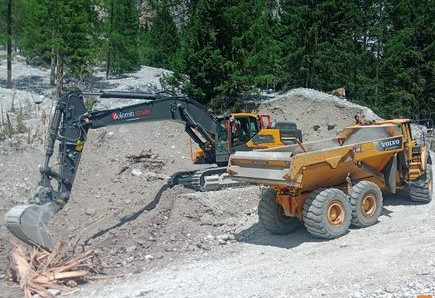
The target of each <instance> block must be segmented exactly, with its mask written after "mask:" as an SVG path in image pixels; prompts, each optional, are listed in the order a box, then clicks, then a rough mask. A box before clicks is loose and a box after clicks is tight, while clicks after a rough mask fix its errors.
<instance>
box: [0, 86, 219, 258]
mask: <svg viewBox="0 0 435 298" xmlns="http://www.w3.org/2000/svg"><path fill="white" fill-rule="evenodd" d="M84 95H90V96H99V97H100V98H102V99H104V98H122V99H138V100H143V102H141V103H138V104H134V105H129V106H125V107H120V108H116V109H108V110H102V111H88V110H87V108H86V106H85V103H84V98H83V97H84ZM160 120H171V121H177V122H181V123H184V124H185V130H186V132H187V133H188V134H189V135H190V136H191V137H192V139H193V140H194V141H195V142H196V143H198V145H199V146H200V147H201V149H202V150H203V151H204V152H205V154H206V157H207V161H208V162H210V163H214V162H215V158H216V157H215V145H216V143H215V142H216V141H215V136H214V134H215V132H216V129H217V128H216V126H217V125H219V124H218V121H217V119H216V117H215V116H214V115H213V114H211V113H209V112H208V111H207V110H206V109H205V108H204V107H203V106H202V105H200V104H199V103H198V102H196V101H194V100H192V99H189V98H186V97H178V96H173V95H171V94H168V93H157V94H149V93H127V92H102V93H88V94H84V93H82V92H80V91H71V92H68V93H65V94H64V95H63V96H62V98H61V99H60V100H59V102H58V103H57V105H56V109H55V112H54V116H53V118H52V122H51V125H50V129H49V136H48V142H47V148H46V150H45V161H44V164H43V165H42V166H41V167H40V173H41V180H40V181H39V184H38V189H37V192H36V194H35V195H34V196H33V197H32V198H31V199H30V200H29V204H27V205H18V206H15V207H13V208H12V209H10V210H9V211H8V212H7V213H6V215H5V224H6V226H7V227H8V229H9V230H10V231H11V232H12V233H13V234H14V235H15V236H16V237H17V238H19V239H20V240H22V241H24V242H27V243H29V244H32V245H38V246H41V247H43V248H45V249H48V250H51V249H52V248H53V241H52V239H51V236H50V233H49V231H48V229H47V224H48V221H49V220H50V219H51V218H52V217H53V216H54V215H55V214H56V213H57V212H58V211H59V210H60V209H61V208H62V207H63V206H64V205H65V204H66V203H67V202H68V200H69V197H70V193H71V189H72V186H73V183H74V179H75V176H76V173H77V170H78V166H79V163H80V157H81V154H82V150H83V147H84V144H85V142H86V140H87V134H88V131H89V129H96V128H100V127H105V126H111V125H121V124H128V123H137V122H147V121H160ZM197 133H199V135H198V134H197ZM201 137H202V138H201ZM203 139H204V140H205V142H204V141H203ZM56 143H59V150H58V161H59V163H58V169H57V170H56V169H53V168H52V167H51V166H50V160H51V158H52V156H53V153H54V152H55V149H54V148H55V144H56Z"/></svg>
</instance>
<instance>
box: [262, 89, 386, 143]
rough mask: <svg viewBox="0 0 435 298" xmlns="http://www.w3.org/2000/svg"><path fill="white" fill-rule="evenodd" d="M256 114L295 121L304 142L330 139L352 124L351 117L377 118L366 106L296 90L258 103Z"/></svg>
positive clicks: (309, 90)
mask: <svg viewBox="0 0 435 298" xmlns="http://www.w3.org/2000/svg"><path fill="white" fill-rule="evenodd" d="M257 109H258V111H259V113H265V114H270V115H271V117H272V119H274V120H276V121H291V122H296V124H297V125H298V128H299V129H301V130H302V137H303V140H304V141H313V140H320V139H326V138H333V137H335V136H337V134H339V133H340V132H341V131H342V130H343V128H345V127H346V126H348V125H350V124H353V123H355V120H354V116H355V115H359V116H361V117H363V118H365V119H366V120H373V119H379V117H378V116H377V115H376V114H375V113H373V111H372V110H370V109H369V108H367V107H363V106H359V105H357V104H353V103H351V102H348V101H347V100H345V99H341V98H338V97H336V96H333V95H329V94H326V93H323V92H320V91H317V90H313V89H306V88H298V89H293V90H291V91H289V92H287V93H286V94H283V95H281V96H278V97H276V98H273V99H271V100H268V101H266V102H264V103H260V104H259V106H258V108H257Z"/></svg>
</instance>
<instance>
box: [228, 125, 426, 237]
mask: <svg viewBox="0 0 435 298" xmlns="http://www.w3.org/2000/svg"><path fill="white" fill-rule="evenodd" d="M228 173H229V175H230V176H231V178H232V179H235V180H239V181H244V182H249V183H254V184H262V185H266V186H269V188H266V189H264V190H263V191H262V194H261V200H260V203H259V207H258V215H259V221H260V223H262V225H263V226H264V227H265V228H266V229H267V230H269V231H270V232H272V233H279V234H280V233H288V232H291V231H293V230H294V229H295V228H296V227H297V226H298V224H299V220H301V221H302V222H303V223H304V225H305V227H306V228H307V230H308V231H309V232H310V233H311V234H313V235H314V236H317V237H320V238H335V237H339V236H341V235H343V234H344V233H346V231H347V230H348V228H349V226H350V224H353V225H355V226H358V227H366V226H370V225H373V224H374V223H376V222H377V220H378V217H379V215H380V213H381V210H382V204H383V198H382V191H381V190H384V191H389V192H391V193H395V192H396V189H398V188H407V189H408V190H409V193H410V198H411V200H413V201H417V202H422V203H428V202H430V201H431V199H432V188H433V177H432V161H431V158H430V154H429V150H428V148H427V147H426V146H425V145H418V144H417V142H416V141H415V140H414V139H413V138H412V134H411V129H410V121H409V120H407V119H396V120H386V121H376V122H374V123H372V124H370V125H361V124H358V125H353V126H349V127H347V128H346V129H345V130H344V131H343V133H342V134H341V135H340V136H339V137H337V138H334V139H328V140H321V141H315V142H307V143H304V144H301V143H299V142H298V143H297V144H294V145H289V146H284V147H278V148H272V149H264V150H257V151H251V152H236V153H234V154H232V155H231V156H230V161H229V164H228Z"/></svg>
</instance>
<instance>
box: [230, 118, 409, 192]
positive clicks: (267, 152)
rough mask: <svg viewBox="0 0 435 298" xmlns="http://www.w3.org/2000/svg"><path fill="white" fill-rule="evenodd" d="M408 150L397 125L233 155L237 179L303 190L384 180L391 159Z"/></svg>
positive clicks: (351, 130) (351, 129)
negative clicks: (347, 179) (366, 180)
mask: <svg viewBox="0 0 435 298" xmlns="http://www.w3.org/2000/svg"><path fill="white" fill-rule="evenodd" d="M402 150H403V140H402V133H401V131H400V129H399V128H398V126H397V125H394V124H382V125H375V126H359V125H357V126H351V127H348V128H346V129H345V130H344V131H343V133H342V135H340V136H339V137H337V138H334V139H327V140H320V141H314V142H307V143H304V144H295V145H289V146H284V147H279V148H273V149H264V150H257V151H253V152H236V153H234V154H232V155H231V157H230V162H229V165H228V173H229V174H230V175H231V176H232V179H236V180H242V181H246V182H250V183H255V184H264V185H270V186H275V187H280V186H282V187H286V188H290V189H293V190H294V191H295V192H299V193H300V192H304V191H311V190H315V189H318V188H320V187H328V186H333V185H338V184H341V183H345V182H346V177H350V178H351V179H352V180H358V179H363V178H365V179H366V178H370V179H378V180H379V181H378V182H382V183H383V182H385V180H386V175H385V173H384V172H385V168H386V165H387V164H388V163H389V162H390V160H391V157H392V156H394V155H395V154H396V153H397V152H399V151H402Z"/></svg>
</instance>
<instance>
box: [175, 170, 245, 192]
mask: <svg viewBox="0 0 435 298" xmlns="http://www.w3.org/2000/svg"><path fill="white" fill-rule="evenodd" d="M168 185H169V186H170V187H174V186H175V185H183V186H184V187H187V188H191V189H194V190H197V191H213V190H221V189H225V188H232V187H242V186H246V185H248V183H245V182H240V181H235V180H232V179H231V178H230V176H229V175H228V174H227V168H226V167H216V168H208V169H204V170H198V171H182V172H177V173H175V174H173V175H172V176H171V177H170V178H169V180H168Z"/></svg>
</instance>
